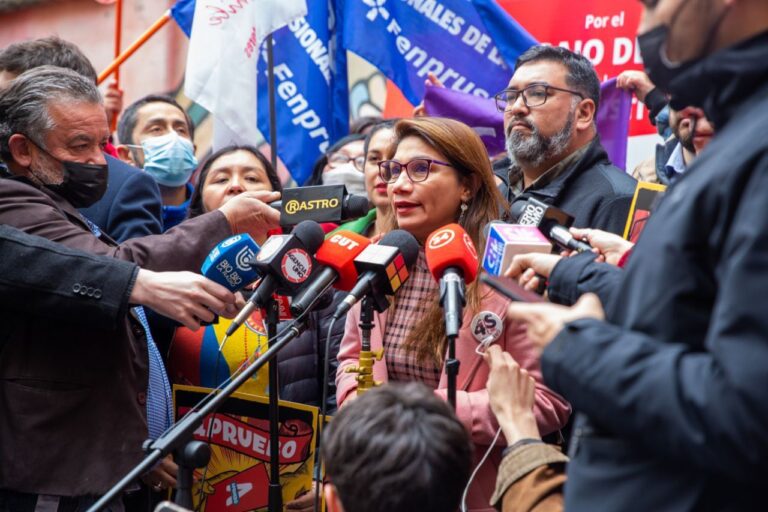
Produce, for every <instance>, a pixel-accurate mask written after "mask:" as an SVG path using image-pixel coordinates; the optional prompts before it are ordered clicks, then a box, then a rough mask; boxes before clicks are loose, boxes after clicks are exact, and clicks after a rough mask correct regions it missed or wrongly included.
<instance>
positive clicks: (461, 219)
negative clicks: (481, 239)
mask: <svg viewBox="0 0 768 512" xmlns="http://www.w3.org/2000/svg"><path fill="white" fill-rule="evenodd" d="M468 208H469V205H467V203H461V213H460V214H459V224H461V223H462V222H464V217H466V215H467V209H468Z"/></svg>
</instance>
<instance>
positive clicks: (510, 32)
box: [472, 0, 539, 78]
mask: <svg viewBox="0 0 768 512" xmlns="http://www.w3.org/2000/svg"><path fill="white" fill-rule="evenodd" d="M472 4H473V5H474V6H475V9H477V13H478V14H479V15H480V19H482V20H483V23H484V24H485V28H486V29H487V30H488V34H489V35H490V36H491V38H492V39H493V42H494V43H496V47H497V48H498V49H499V53H501V57H502V58H503V59H504V61H505V62H506V63H507V65H508V66H509V67H510V68H514V67H515V61H516V60H517V58H518V57H519V56H520V55H521V54H522V53H523V52H524V51H526V50H527V49H528V48H530V47H531V46H536V45H537V44H539V43H538V41H536V39H534V37H533V36H532V35H531V34H529V33H528V31H527V30H525V29H524V28H523V26H522V25H520V24H519V23H518V22H517V21H515V19H514V18H513V17H512V16H510V15H509V13H508V12H506V11H505V10H504V9H502V8H501V6H499V4H498V3H496V0H472ZM510 78H511V76H510Z"/></svg>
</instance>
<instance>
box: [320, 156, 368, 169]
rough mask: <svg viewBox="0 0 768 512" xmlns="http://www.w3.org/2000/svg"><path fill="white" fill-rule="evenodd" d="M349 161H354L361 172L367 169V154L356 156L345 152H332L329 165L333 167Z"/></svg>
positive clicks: (353, 163) (354, 164)
mask: <svg viewBox="0 0 768 512" xmlns="http://www.w3.org/2000/svg"><path fill="white" fill-rule="evenodd" d="M348 162H352V165H353V166H354V167H355V169H357V170H358V171H360V172H363V171H364V170H365V155H360V156H356V157H354V158H353V157H351V156H349V155H345V154H344V153H331V154H330V155H328V166H329V167H330V168H331V169H335V168H337V167H341V166H342V165H344V164H346V163H348Z"/></svg>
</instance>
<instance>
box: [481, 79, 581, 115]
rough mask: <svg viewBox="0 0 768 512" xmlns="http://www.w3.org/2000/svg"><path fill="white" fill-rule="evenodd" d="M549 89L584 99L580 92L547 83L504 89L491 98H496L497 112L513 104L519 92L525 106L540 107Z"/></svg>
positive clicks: (545, 100)
mask: <svg viewBox="0 0 768 512" xmlns="http://www.w3.org/2000/svg"><path fill="white" fill-rule="evenodd" d="M550 90H553V91H563V92H568V93H571V94H575V95H576V96H578V97H579V98H581V99H584V95H583V94H581V93H580V92H577V91H572V90H570V89H562V88H560V87H554V86H552V85H547V84H531V85H529V86H528V87H526V88H524V89H522V90H519V89H504V90H503V91H501V92H500V93H498V94H497V95H496V96H494V97H493V99H495V100H496V109H498V111H499V112H505V111H506V110H507V108H509V106H510V105H514V103H515V102H516V101H517V98H518V97H519V96H520V95H521V94H522V95H523V103H525V106H526V107H528V108H531V107H540V106H542V105H543V104H545V103H546V102H547V98H548V97H549V91H550Z"/></svg>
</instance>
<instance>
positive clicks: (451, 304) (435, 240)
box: [424, 224, 478, 337]
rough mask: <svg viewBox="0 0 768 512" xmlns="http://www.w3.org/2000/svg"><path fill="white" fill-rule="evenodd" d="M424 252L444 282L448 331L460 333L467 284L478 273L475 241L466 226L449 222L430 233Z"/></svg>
mask: <svg viewBox="0 0 768 512" xmlns="http://www.w3.org/2000/svg"><path fill="white" fill-rule="evenodd" d="M424 253H425V256H426V259H427V267H429V271H430V272H431V273H432V276H433V277H434V278H435V279H436V280H437V281H438V282H439V283H440V306H442V308H443V314H444V316H445V331H446V335H447V336H449V337H451V336H452V337H455V336H458V335H459V329H461V323H462V311H463V308H464V306H465V305H466V298H465V293H464V292H465V287H466V284H467V283H471V282H472V281H474V280H475V278H476V277H477V266H478V260H477V250H476V249H475V245H474V244H473V243H472V239H471V238H470V237H469V235H468V234H467V232H466V231H464V228H462V227H461V226H460V225H459V224H449V225H447V226H444V227H442V228H440V229H438V230H437V231H434V232H433V233H432V234H430V235H429V237H428V238H427V242H426V244H425V249H424Z"/></svg>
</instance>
